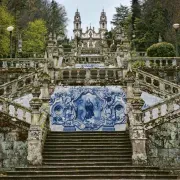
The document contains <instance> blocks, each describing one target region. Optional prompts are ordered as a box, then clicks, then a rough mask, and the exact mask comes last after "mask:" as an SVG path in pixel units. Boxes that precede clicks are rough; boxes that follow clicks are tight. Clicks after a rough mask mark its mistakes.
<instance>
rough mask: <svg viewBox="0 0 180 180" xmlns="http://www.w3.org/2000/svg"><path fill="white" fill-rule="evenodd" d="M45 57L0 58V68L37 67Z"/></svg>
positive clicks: (40, 65)
mask: <svg viewBox="0 0 180 180" xmlns="http://www.w3.org/2000/svg"><path fill="white" fill-rule="evenodd" d="M45 60H46V59H45V58H13V59H9V58H7V59H5V58H4V59H0V69H1V70H3V69H18V68H21V69H31V68H32V69H37V68H40V67H43V64H44V62H45Z"/></svg>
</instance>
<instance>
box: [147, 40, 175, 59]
mask: <svg viewBox="0 0 180 180" xmlns="http://www.w3.org/2000/svg"><path fill="white" fill-rule="evenodd" d="M147 55H148V56H150V57H174V56H175V48H174V46H173V45H172V44H170V43H166V42H162V43H157V44H153V45H152V46H150V47H149V48H148V49H147Z"/></svg>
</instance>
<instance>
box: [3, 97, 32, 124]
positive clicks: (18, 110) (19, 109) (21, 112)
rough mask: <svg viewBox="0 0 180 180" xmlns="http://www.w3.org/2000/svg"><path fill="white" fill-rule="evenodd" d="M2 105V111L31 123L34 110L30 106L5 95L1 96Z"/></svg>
mask: <svg viewBox="0 0 180 180" xmlns="http://www.w3.org/2000/svg"><path fill="white" fill-rule="evenodd" d="M0 107H1V111H2V112H4V113H6V114H9V115H10V116H12V117H14V118H16V119H19V120H21V121H25V122H27V123H29V124H31V116H32V115H31V114H32V111H31V110H30V109H29V108H27V107H24V106H22V105H20V104H18V103H15V102H13V101H11V100H8V99H6V98H3V97H0Z"/></svg>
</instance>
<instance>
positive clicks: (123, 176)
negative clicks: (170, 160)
mask: <svg viewBox="0 0 180 180" xmlns="http://www.w3.org/2000/svg"><path fill="white" fill-rule="evenodd" d="M0 179H2V180H3V179H8V180H11V179H16V180H27V179H28V180H35V179H43V180H44V179H48V180H52V179H83V180H84V179H93V180H95V179H96V180H97V179H103V180H105V179H119V180H120V179H133V180H135V179H146V180H147V179H151V180H152V179H163V180H171V179H177V176H173V175H136V174H134V175H132V174H110V173H109V174H104V173H103V174H94V173H93V174H88V175H29V176H28V175H21V176H20V175H14V176H3V177H0Z"/></svg>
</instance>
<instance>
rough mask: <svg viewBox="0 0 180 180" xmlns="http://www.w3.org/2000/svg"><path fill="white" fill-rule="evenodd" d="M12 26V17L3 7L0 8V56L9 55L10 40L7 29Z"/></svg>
mask: <svg viewBox="0 0 180 180" xmlns="http://www.w3.org/2000/svg"><path fill="white" fill-rule="evenodd" d="M13 24H14V18H13V16H12V15H11V14H10V13H9V12H8V11H7V9H6V7H5V6H0V56H7V55H8V54H9V49H10V48H9V45H10V38H9V32H8V31H7V27H8V26H10V25H13Z"/></svg>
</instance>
